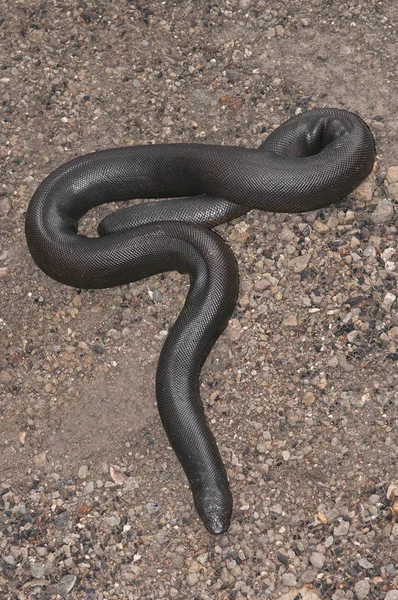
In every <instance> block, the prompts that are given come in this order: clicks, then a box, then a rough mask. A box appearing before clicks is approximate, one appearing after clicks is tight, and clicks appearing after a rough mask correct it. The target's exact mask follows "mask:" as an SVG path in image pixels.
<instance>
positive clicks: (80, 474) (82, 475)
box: [77, 465, 88, 479]
mask: <svg viewBox="0 0 398 600" xmlns="http://www.w3.org/2000/svg"><path fill="white" fill-rule="evenodd" d="M87 475H88V466H87V465H82V466H81V467H80V468H79V470H78V472H77V476H78V477H79V479H86V477H87Z"/></svg>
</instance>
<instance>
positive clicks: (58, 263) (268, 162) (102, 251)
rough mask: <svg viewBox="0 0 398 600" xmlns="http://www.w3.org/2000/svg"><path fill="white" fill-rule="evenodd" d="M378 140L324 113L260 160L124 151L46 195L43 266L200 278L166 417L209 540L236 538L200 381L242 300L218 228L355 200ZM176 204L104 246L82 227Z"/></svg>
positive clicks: (289, 127)
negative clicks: (132, 202) (240, 219)
mask: <svg viewBox="0 0 398 600" xmlns="http://www.w3.org/2000/svg"><path fill="white" fill-rule="evenodd" d="M374 159H375V148H374V141H373V137H372V134H371V133H370V130H369V129H368V127H367V126H366V124H365V123H364V122H363V121H362V120H361V119H360V118H359V117H357V116H356V115H354V114H352V113H349V112H346V111H342V110H337V109H318V110H313V111H310V112H308V113H305V114H302V115H300V116H297V117H293V118H292V119H290V120H289V121H287V122H286V123H284V124H283V125H281V126H280V127H279V128H278V129H276V130H275V131H273V132H272V133H271V135H270V136H269V137H268V138H267V139H266V140H265V142H264V143H263V144H262V145H261V146H260V148H259V149H258V150H250V149H246V148H239V147H226V146H210V145H209V146H207V145H197V144H167V145H154V146H136V147H127V148H114V149H110V150H104V151H100V152H96V153H93V154H88V155H86V156H82V157H80V158H76V159H74V160H72V161H70V162H68V163H66V164H64V165H63V166H61V167H59V168H58V169H56V170H55V171H54V172H53V173H51V174H50V175H49V176H48V177H47V179H45V180H44V182H43V183H42V184H41V185H40V186H39V188H38V189H37V191H36V193H35V194H34V196H33V198H32V200H31V202H30V205H29V208H28V212H27V216H26V238H27V243H28V246H29V250H30V252H31V254H32V257H33V259H34V260H35V262H36V263H37V265H38V266H39V267H40V268H41V269H42V270H43V271H44V272H45V273H46V274H47V275H49V276H50V277H52V278H54V279H56V280H57V281H60V282H61V283H64V284H67V285H70V286H74V287H78V288H106V287H112V286H118V285H122V284H127V283H130V282H133V281H136V280H138V279H142V278H144V277H149V276H150V275H154V274H156V273H161V272H164V271H170V270H176V271H179V272H180V273H188V274H189V277H190V283H191V285H190V290H189V293H188V296H187V298H186V302H185V305H184V308H183V310H182V311H181V314H180V315H179V317H178V319H177V321H176V323H175V324H174V326H173V327H172V329H171V331H170V333H169V335H168V337H167V339H166V342H165V344H164V346H163V349H162V352H161V355H160V358H159V364H158V369H157V376H156V396H157V402H158V407H159V413H160V416H161V419H162V423H163V426H164V428H165V431H166V433H167V435H168V438H169V440H170V443H171V445H172V447H173V449H174V451H175V453H176V455H177V457H178V459H179V460H180V462H181V464H182V467H183V469H184V471H185V473H186V475H187V478H188V481H189V484H190V487H191V490H192V493H193V498H194V502H195V506H196V509H197V511H198V513H199V515H200V517H201V519H202V521H203V523H204V524H205V526H206V528H207V529H208V531H210V532H211V533H214V534H217V533H222V532H224V531H226V530H227V529H228V526H229V522H230V518H231V512H232V496H231V491H230V488H229V484H228V479H227V475H226V472H225V468H224V465H223V463H222V460H221V457H220V454H219V451H218V449H217V445H216V442H215V439H214V437H213V435H212V433H211V431H210V429H209V427H208V425H207V422H206V418H205V414H204V410H203V406H202V403H201V400H200V396H199V374H200V370H201V368H202V365H203V363H204V361H205V360H206V358H207V356H208V354H209V352H210V350H211V348H212V346H213V345H214V343H215V341H216V340H217V338H218V337H219V336H220V334H221V333H222V331H223V330H224V328H225V327H226V325H227V323H228V320H229V318H230V316H231V314H232V312H233V310H234V307H235V303H236V299H237V294H238V274H237V267H236V263H235V259H234V256H233V254H232V252H231V250H230V249H229V248H228V246H227V245H226V244H225V243H224V242H223V241H222V240H221V238H220V237H219V236H218V235H216V234H215V233H214V232H212V231H210V230H209V229H206V228H211V227H213V226H215V225H217V224H219V223H222V222H225V221H227V220H229V219H233V218H235V217H237V216H239V215H242V214H244V213H245V212H247V211H249V210H250V209H252V208H257V209H262V210H267V211H276V212H303V211H309V210H314V209H316V208H320V207H322V206H325V205H327V204H331V203H333V202H335V201H337V200H339V199H341V198H342V197H343V196H345V195H347V194H349V193H350V192H351V191H353V190H354V189H355V187H356V186H357V185H358V184H359V183H361V181H362V180H363V179H364V178H365V177H366V176H367V175H368V174H369V173H370V171H371V170H372V167H373V164H374ZM133 198H152V199H155V198H173V199H172V200H168V201H164V202H151V203H146V204H142V205H136V206H134V207H131V208H127V209H124V210H121V211H118V212H116V213H113V214H112V215H109V216H108V217H106V218H105V219H104V220H103V221H102V223H101V224H100V226H99V232H100V234H101V235H100V237H98V238H88V237H86V236H84V235H78V233H77V232H78V221H79V219H80V218H81V217H82V216H83V215H84V214H85V213H86V212H87V211H88V210H90V209H91V208H93V207H95V206H98V205H100V204H103V203H105V202H113V201H121V200H128V199H133Z"/></svg>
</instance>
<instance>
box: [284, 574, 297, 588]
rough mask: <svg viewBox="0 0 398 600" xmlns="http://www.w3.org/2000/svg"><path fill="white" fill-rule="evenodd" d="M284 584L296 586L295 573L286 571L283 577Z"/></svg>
mask: <svg viewBox="0 0 398 600" xmlns="http://www.w3.org/2000/svg"><path fill="white" fill-rule="evenodd" d="M281 581H282V585H286V586H287V587H296V585H297V579H296V576H295V575H293V573H284V574H283V575H282V577H281Z"/></svg>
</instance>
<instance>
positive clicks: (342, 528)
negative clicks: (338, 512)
mask: <svg viewBox="0 0 398 600" xmlns="http://www.w3.org/2000/svg"><path fill="white" fill-rule="evenodd" d="M349 530H350V523H349V522H348V521H344V519H342V520H341V521H340V523H339V524H338V525H337V527H335V528H334V532H333V533H334V535H337V536H338V537H341V536H343V535H347V533H348V532H349Z"/></svg>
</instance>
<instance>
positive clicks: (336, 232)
mask: <svg viewBox="0 0 398 600" xmlns="http://www.w3.org/2000/svg"><path fill="white" fill-rule="evenodd" d="M397 18H398V9H397V5H396V2H395V1H394V0H386V1H385V2H376V1H375V0H369V1H368V2H364V3H363V4H356V3H353V2H350V3H342V2H333V1H321V0H309V1H308V2H301V1H299V0H297V1H292V2H288V1H286V2H272V3H270V2H266V1H264V0H258V1H254V0H253V1H250V0H240V1H239V2H238V1H237V0H231V1H228V0H226V1H204V0H203V1H202V0H187V1H182V0H179V1H169V0H167V1H164V2H155V1H150V0H148V1H147V2H138V1H137V2H135V1H129V0H118V1H116V0H114V1H113V2H112V0H102V1H101V0H98V1H97V0H87V1H83V0H82V1H71V2H67V1H63V0H44V1H42V2H40V3H39V2H36V1H34V0H24V1H22V0H21V1H18V0H3V1H2V2H1V3H0V40H1V48H2V50H1V51H0V53H1V60H0V66H1V71H0V90H1V112H2V121H1V129H0V156H1V163H0V169H1V183H0V186H1V187H0V286H1V288H0V298H1V302H0V448H1V451H0V589H1V590H2V596H1V597H2V598H6V599H14V598H15V599H21V600H24V599H29V600H33V599H44V598H50V597H56V595H57V594H58V596H59V597H62V598H68V599H69V600H72V599H76V600H78V599H85V598H90V599H93V600H101V599H103V598H120V599H132V600H134V599H141V598H143V599H159V598H160V599H161V598H165V599H175V600H185V599H190V598H192V599H194V598H195V599H198V600H229V599H235V600H242V599H245V598H247V599H259V600H260V599H261V600H265V599H269V598H270V599H274V598H281V599H283V600H294V599H296V600H317V599H318V598H323V599H333V600H338V599H346V600H362V599H369V600H381V599H383V600H397V598H398V560H397V557H398V520H397V519H398V503H397V501H396V500H397V498H398V483H397V482H398V467H397V458H398V428H397V408H398V376H397V368H396V365H397V360H398V314H397V308H398V300H397V296H398V287H397V283H398V250H397V239H398V237H397V225H398V213H397V204H396V202H397V200H398V183H397V182H398V172H397V171H398V168H397V167H396V165H397V164H398V160H397V147H398V143H397V140H398V110H397V109H398V85H397V50H398V42H397V37H396V31H397V26H398V22H397ZM323 106H335V107H342V108H345V109H349V110H352V111H355V112H357V113H359V114H360V115H361V116H362V117H363V118H364V119H365V120H366V122H367V123H368V124H369V125H370V127H371V129H372V131H373V133H374V135H375V138H376V142H377V149H378V161H377V164H376V167H375V172H374V174H373V175H372V176H371V177H370V178H369V180H368V181H367V182H366V183H365V184H364V185H362V186H361V188H360V189H359V190H358V191H357V192H356V193H355V194H353V195H352V197H350V198H347V199H344V200H343V202H342V203H341V204H340V205H339V206H333V207H330V208H327V209H324V210H321V211H317V212H315V213H310V214H303V215H275V214H265V213H260V212H257V211H253V212H251V213H250V214H248V215H247V216H245V217H242V218H240V219H238V220H237V221H235V222H233V223H230V224H228V225H225V226H222V227H219V228H218V232H219V233H220V235H221V236H222V237H223V238H224V239H225V240H226V241H227V242H228V243H229V244H230V246H231V247H232V249H233V250H234V252H235V255H236V258H237V261H238V264H239V270H240V278H241V280H240V281H241V283H240V286H241V287H240V296H239V304H238V306H237V308H236V311H235V315H234V318H233V319H232V321H231V323H230V325H229V327H228V329H227V331H226V332H225V334H224V335H223V337H222V338H221V339H220V341H219V342H218V343H217V345H216V347H215V349H214V351H213V352H212V353H211V355H210V357H209V360H208V361H207V363H206V365H205V368H204V369H203V372H202V380H201V381H202V397H203V401H204V404H205V408H206V413H207V415H208V418H209V420H210V422H211V426H212V429H213V431H214V433H215V435H216V438H217V440H218V442H219V446H220V450H221V452H222V455H223V457H224V459H225V463H226V465H227V468H228V473H229V477H230V481H231V486H232V491H233V495H234V501H235V509H234V516H233V522H232V525H231V528H230V531H229V532H228V534H227V535H224V536H222V537H220V538H215V539H211V538H210V536H209V535H208V534H207V533H206V531H205V530H204V528H203V526H202V525H201V523H200V521H199V520H198V518H197V515H196V513H195V512H194V510H193V507H192V501H191V495H190V492H189V489H188V487H187V485H186V480H185V478H184V475H183V473H182V471H181V468H180V466H179V463H178V462H177V460H176V458H175V456H174V454H173V453H172V451H171V449H170V447H169V446H168V443H167V439H166V436H165V434H164V432H163V429H162V427H161V424H160V420H159V417H158V415H157V410H156V405H155V397H154V377H155V369H156V362H157V357H158V355H159V351H160V349H161V346H162V343H163V341H164V338H165V335H166V334H167V329H168V328H169V327H170V325H171V324H172V323H173V321H174V320H175V318H176V316H177V315H178V313H179V310H180V308H181V306H182V304H183V302H184V298H185V296H186V292H187V287H188V281H187V280H186V279H185V278H183V277H181V276H180V275H177V274H175V273H167V274H164V275H163V276H159V277H153V278H151V279H150V280H146V281H142V282H139V283H137V284H133V285H131V286H126V287H124V288H121V289H112V290H104V291H81V290H74V289H70V288H66V287H64V286H62V285H60V284H57V283H54V282H53V281H51V280H49V279H48V278H47V277H46V276H45V275H43V274H42V273H41V272H39V271H38V269H37V268H36V266H35V265H34V264H33V262H32V260H31V258H30V256H29V253H28V250H27V248H26V245H25V240H24V215H25V211H26V208H27V204H28V202H29V199H30V197H31V195H32V193H33V192H34V190H35V188H36V187H37V185H38V184H39V183H40V181H41V180H42V179H43V178H44V177H45V176H46V175H47V174H48V173H49V172H50V171H51V170H53V169H54V168H55V167H57V166H58V165H59V164H61V163H63V162H65V161H66V160H68V159H70V158H72V157H74V156H77V155H81V154H83V153H85V152H89V151H94V150H97V149H99V148H106V147H110V146H120V145H126V144H144V143H154V142H156V143H162V142H199V143H216V144H219V143H223V144H239V145H243V146H247V147H256V146H258V145H259V144H260V142H261V140H263V139H264V138H265V137H266V136H267V135H268V133H269V132H270V131H271V130H272V129H273V128H274V127H275V126H277V125H278V124H280V123H282V122H283V121H285V120H286V119H287V118H288V117H289V116H291V115H293V114H297V113H299V112H302V111H306V110H309V109H311V108H314V107H323ZM394 166H395V169H394ZM105 212H106V210H104V209H101V210H98V211H97V212H96V214H90V215H89V216H88V217H87V218H86V219H85V223H83V225H82V226H83V227H86V228H87V230H91V229H92V228H93V226H94V225H93V224H94V223H95V222H97V221H98V218H99V217H100V216H102V215H103V214H105Z"/></svg>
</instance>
